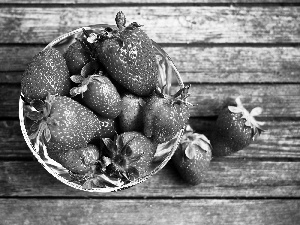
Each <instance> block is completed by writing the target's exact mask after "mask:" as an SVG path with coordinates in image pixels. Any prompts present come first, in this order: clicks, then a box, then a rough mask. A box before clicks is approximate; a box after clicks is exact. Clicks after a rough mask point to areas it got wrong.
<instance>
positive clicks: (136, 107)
mask: <svg viewBox="0 0 300 225" xmlns="http://www.w3.org/2000/svg"><path fill="white" fill-rule="evenodd" d="M144 105H145V101H144V100H143V98H141V97H138V96H136V95H133V94H130V93H127V94H124V95H123V96H122V110H121V113H120V115H119V117H118V119H119V127H120V131H121V133H123V132H126V131H143V106H144Z"/></svg>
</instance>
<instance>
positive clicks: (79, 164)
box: [56, 144, 99, 175]
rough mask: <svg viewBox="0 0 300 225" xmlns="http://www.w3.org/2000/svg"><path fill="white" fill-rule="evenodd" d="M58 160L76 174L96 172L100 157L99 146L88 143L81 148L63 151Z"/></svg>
mask: <svg viewBox="0 0 300 225" xmlns="http://www.w3.org/2000/svg"><path fill="white" fill-rule="evenodd" d="M58 157H59V158H58V159H57V160H56V161H57V162H58V163H60V164H61V165H62V166H63V167H65V168H66V169H68V170H70V171H71V172H72V173H76V174H82V175H84V174H87V173H94V166H95V164H96V162H97V160H98V159H99V149H98V148H97V146H95V145H92V144H88V145H87V146H86V147H81V148H79V149H70V150H68V151H63V152H62V153H61V154H59V155H58Z"/></svg>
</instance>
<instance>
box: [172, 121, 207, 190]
mask: <svg viewBox="0 0 300 225" xmlns="http://www.w3.org/2000/svg"><path fill="white" fill-rule="evenodd" d="M211 154H212V153H211V145H210V141H209V140H208V139H207V138H206V137H205V136H204V135H203V134H198V133H194V131H193V130H192V129H191V128H190V127H189V126H188V127H187V128H186V131H185V133H184V135H183V136H182V139H181V141H180V144H179V145H178V148H177V149H176V151H175V153H174V155H173V157H172V163H173V164H174V166H175V168H176V169H177V171H178V172H179V174H180V175H181V177H182V178H183V179H184V180H185V181H186V182H187V183H189V184H191V185H197V184H199V183H200V182H201V181H202V180H203V177H204V175H205V172H206V171H207V169H208V167H209V164H210V161H211Z"/></svg>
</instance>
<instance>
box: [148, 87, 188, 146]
mask: <svg viewBox="0 0 300 225" xmlns="http://www.w3.org/2000/svg"><path fill="white" fill-rule="evenodd" d="M188 89H189V85H187V86H185V87H184V88H182V89H180V90H179V91H178V92H177V93H176V94H175V95H173V96H172V95H165V94H162V92H160V91H159V90H158V89H156V91H155V92H154V93H153V95H152V96H151V97H150V99H149V100H148V102H147V103H146V105H145V107H144V110H143V123H144V134H145V135H146V137H148V138H151V139H152V140H153V141H154V142H156V143H158V144H160V143H163V142H166V141H169V140H171V139H172V138H173V137H174V136H175V135H176V134H177V132H178V131H180V129H182V128H184V126H185V124H186V123H187V121H188V119H189V116H190V113H189V108H188V106H187V102H186V101H185V99H186V98H187V97H188V94H187V92H188Z"/></svg>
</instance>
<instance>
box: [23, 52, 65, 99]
mask: <svg viewBox="0 0 300 225" xmlns="http://www.w3.org/2000/svg"><path fill="white" fill-rule="evenodd" d="M70 87H71V80H70V75H69V71H68V68H67V64H66V61H65V59H64V58H63V56H62V55H61V53H60V52H59V51H58V50H56V49H54V48H52V47H49V48H47V49H45V50H43V51H41V52H40V53H38V54H37V55H36V56H34V58H33V60H32V62H31V63H30V64H29V65H28V67H27V69H26V70H25V72H24V73H23V76H22V80H21V91H22V94H23V96H24V98H25V100H26V101H28V102H30V101H31V100H33V99H45V98H46V96H47V94H48V92H49V93H50V94H53V95H55V94H58V95H68V93H69V91H70Z"/></svg>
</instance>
